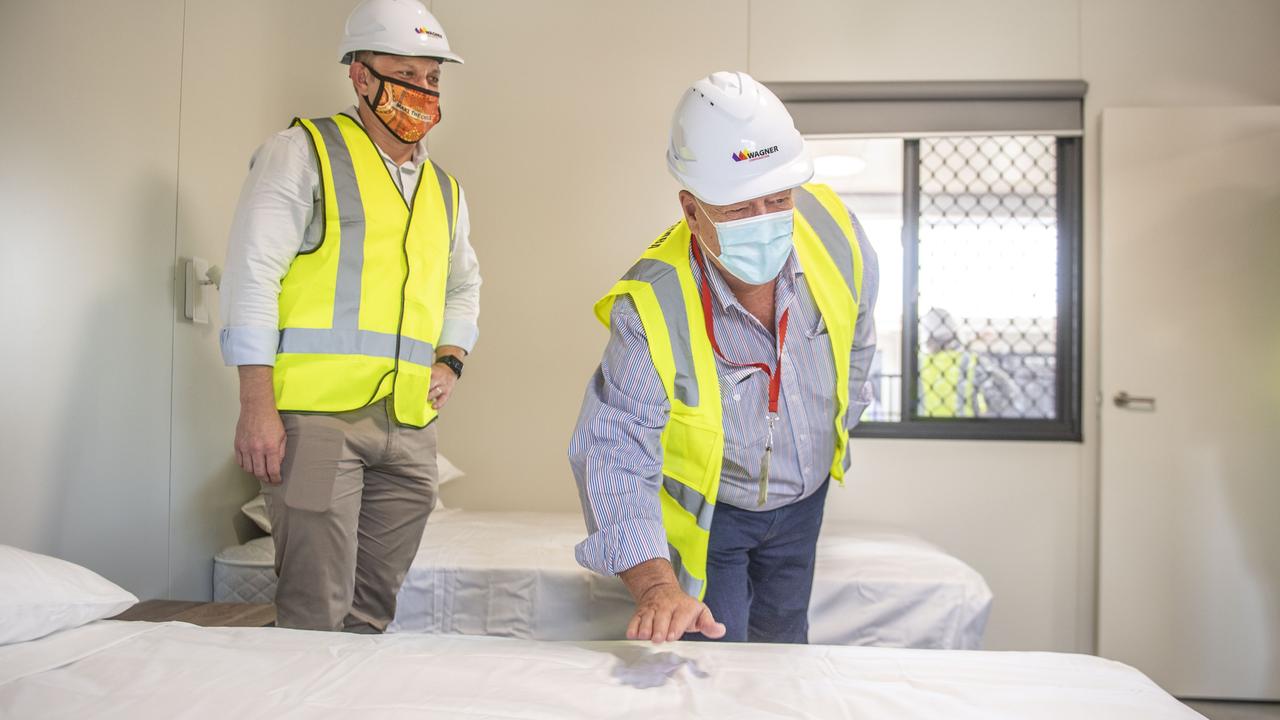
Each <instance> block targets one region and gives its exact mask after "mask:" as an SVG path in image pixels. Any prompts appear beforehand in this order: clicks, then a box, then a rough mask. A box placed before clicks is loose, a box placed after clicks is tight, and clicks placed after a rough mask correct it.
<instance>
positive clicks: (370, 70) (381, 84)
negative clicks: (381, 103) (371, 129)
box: [358, 60, 390, 129]
mask: <svg viewBox="0 0 1280 720" xmlns="http://www.w3.org/2000/svg"><path fill="white" fill-rule="evenodd" d="M358 62H359V63H360V64H361V65H363V66H364V71H365V73H366V74H367V75H368V76H369V79H370V80H377V81H378V91H377V92H375V93H374V94H373V98H374V99H375V100H376V99H378V98H379V97H381V96H382V91H383V90H385V89H386V87H387V81H386V80H383V79H382V78H380V77H378V74H377V73H376V72H374V70H373V68H371V67H369V65H368V63H366V62H365V61H363V60H359V61H358ZM360 99H361V100H363V101H364V104H365V105H366V106H368V108H369V110H370V111H371V112H373V111H374V107H375V106H374V104H373V103H371V102H369V98H367V97H365V96H364V95H361V96H360ZM374 114H375V115H376V114H377V113H376V112H374ZM388 129H390V128H388Z"/></svg>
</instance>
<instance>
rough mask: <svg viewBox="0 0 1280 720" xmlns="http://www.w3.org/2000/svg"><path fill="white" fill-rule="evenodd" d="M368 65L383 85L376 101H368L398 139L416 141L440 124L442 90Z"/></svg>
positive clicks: (369, 69) (407, 141) (406, 141)
mask: <svg viewBox="0 0 1280 720" xmlns="http://www.w3.org/2000/svg"><path fill="white" fill-rule="evenodd" d="M365 68H366V69H368V71H369V74H370V75H372V76H374V77H375V78H377V79H378V80H379V82H380V83H381V85H380V87H379V88H378V94H377V95H376V96H375V97H376V98H377V99H376V101H375V102H369V99H368V98H364V101H365V102H366V103H368V105H369V109H370V110H372V111H373V114H374V115H377V116H378V119H379V120H381V121H382V124H383V125H385V126H386V128H387V130H390V131H391V134H392V135H395V136H396V139H397V140H399V141H400V142H402V143H405V144H413V143H416V142H418V141H419V140H421V139H422V138H423V137H424V136H425V135H426V134H427V131H428V130H430V129H431V128H433V127H435V126H436V125H438V124H440V117H441V115H440V93H438V92H436V91H435V90H428V89H427V88H424V87H418V86H417V85H410V84H408V83H404V82H400V81H399V80H396V79H394V78H389V77H387V76H385V75H380V74H379V73H378V71H376V70H374V69H373V68H371V67H369V66H368V65H365Z"/></svg>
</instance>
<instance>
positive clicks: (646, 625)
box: [636, 610, 653, 640]
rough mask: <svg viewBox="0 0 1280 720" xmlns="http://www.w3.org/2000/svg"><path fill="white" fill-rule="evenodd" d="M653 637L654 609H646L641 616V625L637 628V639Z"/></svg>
mask: <svg viewBox="0 0 1280 720" xmlns="http://www.w3.org/2000/svg"><path fill="white" fill-rule="evenodd" d="M651 637H653V611H652V610H646V611H644V613H643V614H642V615H641V616H640V627H639V629H637V630H636V639H637V640H648V639H649V638H651Z"/></svg>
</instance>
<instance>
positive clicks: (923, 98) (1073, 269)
mask: <svg viewBox="0 0 1280 720" xmlns="http://www.w3.org/2000/svg"><path fill="white" fill-rule="evenodd" d="M828 85H830V86H831V87H824V86H828ZM868 85H870V86H871V87H868ZM1011 86H1012V88H1013V89H1012V90H1011V89H1010V87H1011ZM774 89H775V92H778V94H779V96H780V97H782V98H783V100H784V101H785V102H787V104H788V106H790V107H791V108H792V112H793V115H795V116H796V117H797V124H798V125H800V129H801V131H802V132H804V133H805V134H806V136H807V142H808V143H809V148H810V152H811V153H812V154H813V156H814V165H815V173H816V176H815V182H822V183H826V184H828V185H830V186H831V187H832V188H833V189H834V190H835V191H836V192H837V193H838V194H839V195H840V196H841V197H842V198H843V199H844V200H845V203H846V204H847V205H848V206H849V207H850V208H851V209H852V210H853V211H854V212H855V213H856V214H857V216H858V219H859V220H860V221H861V223H862V226H863V228H864V229H865V230H866V232H867V234H868V236H869V237H870V239H871V243H872V245H873V246H874V247H875V249H876V253H877V255H878V257H879V261H880V290H879V300H878V303H877V306H876V326H877V331H878V343H877V350H876V356H875V360H874V363H873V365H872V370H871V382H872V388H873V396H874V401H873V404H872V406H871V407H870V408H869V409H868V410H867V412H866V413H865V414H864V415H863V418H862V424H861V425H860V426H859V428H858V429H857V430H855V431H854V434H855V435H861V436H878V437H927V438H969V439H1057V440H1078V439H1079V438H1080V410H1079V408H1080V363H1079V348H1080V320H1079V300H1078V298H1079V291H1080V272H1079V269H1080V268H1079V265H1080V259H1079V255H1080V242H1079V213H1080V193H1081V188H1080V183H1081V179H1080V178H1081V174H1080V158H1081V148H1080V142H1081V141H1080V120H1079V116H1080V110H1079V104H1080V103H1079V101H1080V97H1081V96H1082V95H1083V84H1082V83H1071V84H1063V83H1047V84H1039V83H1013V84H1010V83H967V84H962V85H961V86H960V87H959V88H955V87H952V86H950V85H948V84H939V83H923V84H913V83H901V84H892V85H891V86H890V85H886V84H815V83H803V84H786V83H783V84H779V85H778V86H774ZM1064 97H1065V98H1066V99H1064ZM912 98H915V99H912ZM1072 98H1074V103H1072V102H1071V99H1072ZM913 103H914V105H913ZM957 108H959V109H957ZM868 125H871V126H872V127H868ZM844 126H850V130H849V131H848V132H844V133H842V132H836V129H837V128H839V127H844ZM893 126H899V127H904V128H905V130H899V131H893V130H892V129H887V128H890V127H893ZM961 128H976V129H961Z"/></svg>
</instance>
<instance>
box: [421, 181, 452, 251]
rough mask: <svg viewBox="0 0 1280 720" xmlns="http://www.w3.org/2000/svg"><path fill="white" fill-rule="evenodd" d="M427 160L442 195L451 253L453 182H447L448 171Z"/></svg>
mask: <svg viewBox="0 0 1280 720" xmlns="http://www.w3.org/2000/svg"><path fill="white" fill-rule="evenodd" d="M427 162H429V163H431V167H432V168H433V169H434V170H435V171H436V181H437V183H438V184H439V185H440V194H441V195H443V196H444V217H445V221H446V222H448V223H449V254H450V255H452V254H453V244H454V236H453V232H454V230H453V183H451V182H449V173H447V172H445V171H444V168H442V167H440V166H439V165H437V164H435V162H433V161H431V160H428V161H427Z"/></svg>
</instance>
